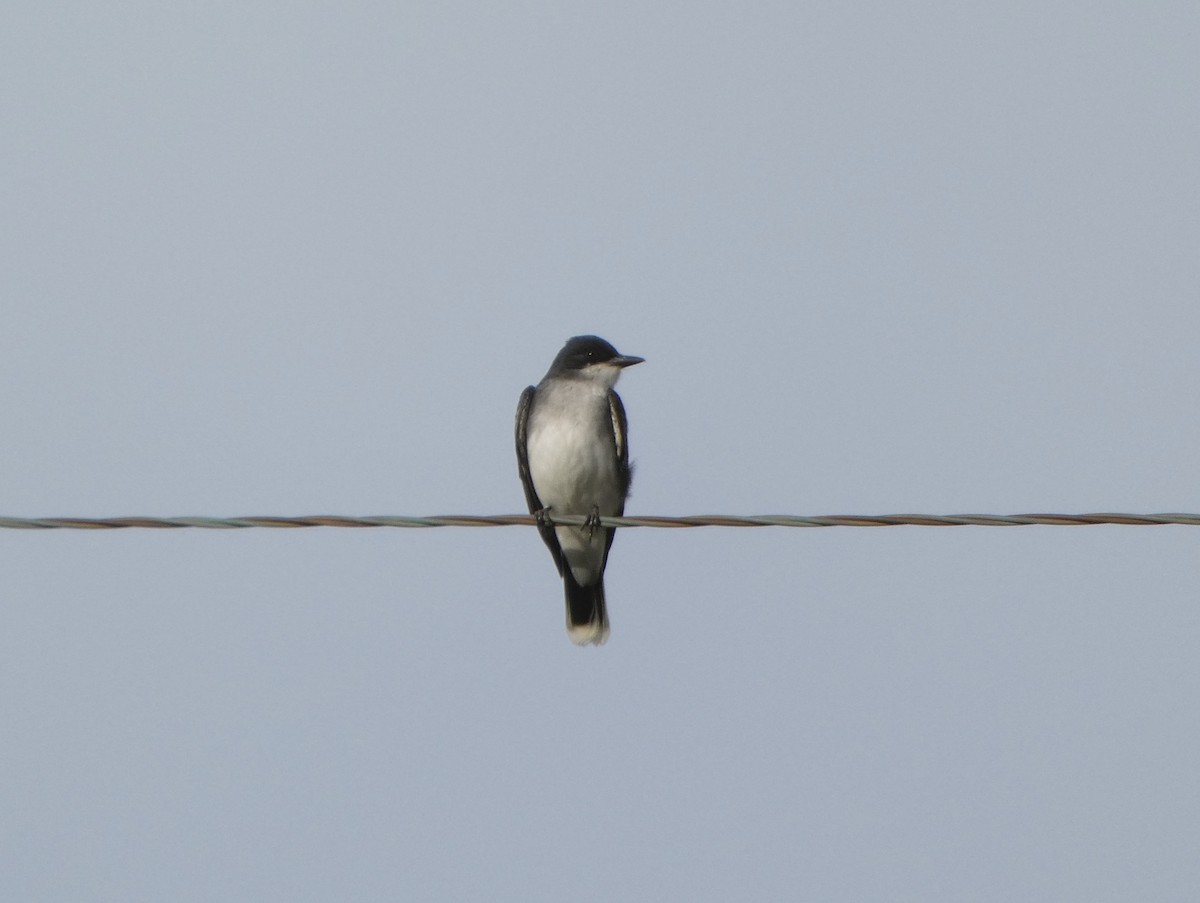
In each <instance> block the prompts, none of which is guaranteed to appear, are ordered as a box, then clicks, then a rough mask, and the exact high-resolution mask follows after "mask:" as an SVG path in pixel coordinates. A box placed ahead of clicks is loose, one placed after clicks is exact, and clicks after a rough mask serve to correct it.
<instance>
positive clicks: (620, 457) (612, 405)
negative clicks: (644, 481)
mask: <svg viewBox="0 0 1200 903" xmlns="http://www.w3.org/2000/svg"><path fill="white" fill-rule="evenodd" d="M608 413H609V416H610V418H611V419H612V431H613V442H614V443H615V444H616V447H617V473H618V475H619V476H620V478H621V511H620V512H619V514H624V513H625V496H627V495H629V484H630V483H632V482H633V468H632V467H630V466H629V423H628V421H626V419H625V405H623V404H621V396H620V395H618V394H617V393H616V392H614V391H613V390H612V389H609V390H608Z"/></svg>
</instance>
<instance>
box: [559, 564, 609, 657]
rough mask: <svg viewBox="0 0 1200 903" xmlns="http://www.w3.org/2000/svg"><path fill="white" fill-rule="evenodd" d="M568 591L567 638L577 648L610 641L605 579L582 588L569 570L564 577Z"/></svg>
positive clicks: (564, 583)
mask: <svg viewBox="0 0 1200 903" xmlns="http://www.w3.org/2000/svg"><path fill="white" fill-rule="evenodd" d="M563 585H564V586H565V587H566V591H567V636H568V637H570V638H571V642H572V643H574V644H575V645H576V646H586V645H588V644H589V643H594V644H596V645H597V646H599V645H600V644H602V643H603V642H604V641H605V640H607V639H608V609H607V608H606V607H605V605H604V578H603V577H601V578H600V579H599V580H597V581H596V582H595V583H594V584H593V585H592V586H580V585H579V584H578V583H576V582H575V578H574V577H572V576H571V572H570V571H569V570H568V571H567V572H566V573H565V574H564V575H563Z"/></svg>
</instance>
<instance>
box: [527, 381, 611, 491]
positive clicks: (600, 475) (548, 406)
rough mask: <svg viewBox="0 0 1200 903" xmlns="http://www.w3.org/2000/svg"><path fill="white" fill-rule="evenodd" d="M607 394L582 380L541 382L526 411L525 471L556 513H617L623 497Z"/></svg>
mask: <svg viewBox="0 0 1200 903" xmlns="http://www.w3.org/2000/svg"><path fill="white" fill-rule="evenodd" d="M610 418H611V415H610V413H609V408H608V393H607V390H606V389H605V388H604V387H601V386H595V385H592V384H590V383H588V382H585V381H576V382H571V383H567V384H565V385H559V386H543V387H542V388H539V390H538V398H537V400H536V404H535V405H534V408H533V411H532V412H531V415H530V424H529V432H528V445H527V450H528V455H529V473H530V476H531V477H532V479H533V488H534V490H535V491H536V492H537V495H538V498H539V499H541V502H542V505H543V506H545V507H547V508H552V509H554V510H555V511H557V512H558V513H559V514H591V513H592V510H593V508H599V509H600V513H601V514H616V513H617V512H618V511H619V510H620V507H621V502H622V501H623V499H622V497H621V489H620V484H621V480H620V476H619V474H618V472H617V456H616V448H615V446H614V443H613V439H612V427H611V419H610Z"/></svg>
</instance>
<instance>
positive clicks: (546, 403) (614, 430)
mask: <svg viewBox="0 0 1200 903" xmlns="http://www.w3.org/2000/svg"><path fill="white" fill-rule="evenodd" d="M643 360H644V358H640V357H631V356H629V355H625V354H618V353H617V349H616V348H614V347H613V346H612V345H610V344H608V342H606V341H604V339H601V338H597V337H596V336H594V335H579V336H575V337H574V338H573V339H568V340H567V344H566V345H564V346H563V349H562V351H560V352H559V353H558V357H556V358H555V359H554V363H552V364H551V365H550V369H549V370H547V371H546V375H545V376H544V377H542V381H541V382H540V383H538V384H537V386H536V387H534V386H530V387H529V388H528V389H526V390H525V391H524V392H522V393H521V403H520V404H519V405H518V406H517V464H518V466H519V469H520V471H521V484H522V485H523V486H524V487H525V501H526V502H527V503H528V504H529V513H530V514H533V515H535V516H537V517H538V532H539V533H541V534H542V540H543V541H544V542H545V543H546V546H547V547H548V548H549V549H550V555H551V557H553V558H554V564H555V566H556V567H557V568H558V573H559V574H560V575H561V576H562V578H563V585H564V587H565V588H566V593H567V636H569V637H570V638H571V642H573V643H575V644H577V645H579V646H584V645H587V644H588V643H595V644H596V645H599V644H601V643H603V642H604V641H605V640H607V639H608V612H607V611H606V610H605V608H604V565H605V564H606V563H607V561H608V550H609V549H610V548H611V547H612V541H613V536H614V534H615V533H616V532H617V531H616V530H614V529H612V528H604V527H601V526H599V523H598V519H599V518H600V517H601V516H606V517H619V516H620V515H621V514H623V513H624V512H625V497H626V496H627V495H629V481H630V479H631V478H632V476H633V472H632V470H631V469H630V467H629V442H628V439H627V435H628V431H627V429H626V424H625V407H624V405H622V404H621V398H620V396H618V395H617V393H616V392H614V391H613V386H614V385H616V382H617V377H619V376H620V375H621V371H622V370H623V369H624V368H625V367H630V366H632V365H633V364H640V363H641V362H642V361H643ZM545 514H549V515H550V516H551V517H552V518H553V516H554V515H556V514H582V515H587V517H588V518H589V519H590V520H591V521H592V523H589V524H587V525H585V526H582V527H553V526H550V525H549V524H545V523H542V517H543V516H544V515H545Z"/></svg>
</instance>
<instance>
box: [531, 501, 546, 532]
mask: <svg viewBox="0 0 1200 903" xmlns="http://www.w3.org/2000/svg"><path fill="white" fill-rule="evenodd" d="M549 518H550V506H549V505H547V506H546V507H545V508H538V510H537V511H535V512H533V520H534V522H535V523H536V524H537V525H538V527H548V526H550V520H549Z"/></svg>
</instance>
